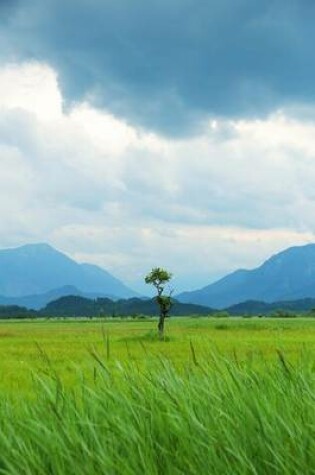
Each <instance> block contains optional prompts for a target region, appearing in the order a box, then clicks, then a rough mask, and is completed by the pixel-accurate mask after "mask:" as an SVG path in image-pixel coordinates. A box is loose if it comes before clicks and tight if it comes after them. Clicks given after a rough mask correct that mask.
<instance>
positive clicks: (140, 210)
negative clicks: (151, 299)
mask: <svg viewBox="0 0 315 475" xmlns="http://www.w3.org/2000/svg"><path fill="white" fill-rule="evenodd" d="M314 21H315V3H314V2H313V1H312V0H298V1H297V0H264V1H253V0H220V1H219V0H207V1H206V0H167V1H166V0H133V1H132V2H131V1H130V0H45V1H44V2H43V1H40V0H0V45H1V47H0V248H6V247H15V246H19V245H22V244H25V243H33V242H47V243H50V244H51V245H53V246H55V247H56V248H58V249H59V250H61V251H63V252H65V253H66V254H68V255H69V256H71V257H73V258H75V259H76V260H78V261H79V262H91V263H95V264H98V265H100V266H102V267H104V268H106V269H107V270H108V271H110V272H111V273H113V274H114V275H115V276H117V277H118V278H121V279H122V280H123V281H124V282H125V283H126V284H128V285H130V286H131V287H133V288H134V289H135V290H138V291H141V292H143V291H145V286H144V284H143V277H144V275H145V274H146V273H147V272H148V271H149V270H150V269H151V268H152V267H155V266H160V267H166V268H167V269H168V270H169V271H171V272H173V274H174V288H175V290H176V291H182V290H188V289H195V288H198V287H202V286H204V285H207V284H209V283H210V282H213V281H214V280H216V279H218V278H220V277H221V276H223V275H225V274H226V273H228V272H231V271H233V270H235V269H238V268H253V267H256V266H257V265H260V264H261V263H262V262H263V261H264V260H265V259H266V258H268V257H269V256H270V255H271V254H274V253H276V252H278V251H280V250H282V249H284V248H286V247H289V246H293V245H302V244H306V243H310V242H315V219H314V216H315V186H314V183H315V167H314V163H315V88H314V84H315V57H314V53H313V45H314V40H315V30H314Z"/></svg>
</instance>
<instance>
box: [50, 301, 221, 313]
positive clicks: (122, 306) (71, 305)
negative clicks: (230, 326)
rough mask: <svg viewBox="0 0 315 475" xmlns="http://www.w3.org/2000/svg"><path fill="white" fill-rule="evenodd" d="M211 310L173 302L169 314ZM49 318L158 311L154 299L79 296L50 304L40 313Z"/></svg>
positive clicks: (207, 311)
mask: <svg viewBox="0 0 315 475" xmlns="http://www.w3.org/2000/svg"><path fill="white" fill-rule="evenodd" d="M212 312H213V310H212V309H210V308H207V307H202V306H201V305H194V304H183V303H180V302H177V301H174V306H173V308H172V310H171V312H170V314H171V315H172V316H185V315H209V314H211V313H212ZM41 313H42V314H44V315H49V316H68V317H69V316H71V317H89V316H105V315H106V316H129V315H131V316H132V315H139V314H142V315H147V316H151V315H152V316H153V315H158V313H159V309H158V306H157V304H156V301H155V299H147V300H142V299H139V298H132V299H127V300H124V299H122V300H118V301H116V302H114V301H113V300H111V299H108V298H98V299H87V298H84V297H80V296H68V297H61V298H60V299H57V300H55V301H53V302H50V303H49V304H48V305H47V306H46V307H45V308H43V309H42V311H41Z"/></svg>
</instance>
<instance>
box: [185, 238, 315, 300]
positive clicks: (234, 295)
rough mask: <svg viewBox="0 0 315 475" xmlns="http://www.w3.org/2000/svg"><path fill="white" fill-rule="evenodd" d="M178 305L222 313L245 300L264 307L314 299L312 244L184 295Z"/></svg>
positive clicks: (238, 271)
mask: <svg viewBox="0 0 315 475" xmlns="http://www.w3.org/2000/svg"><path fill="white" fill-rule="evenodd" d="M176 298H177V299H178V300H179V301H180V302H183V303H185V302H189V303H195V304H198V305H205V306H208V307H214V308H218V309H223V308H227V307H230V306H232V305H235V304H238V303H240V302H244V301H247V300H255V301H261V302H266V303H271V302H279V301H291V300H299V299H305V298H315V244H307V245H305V246H296V247H291V248H289V249H286V250H284V251H282V252H280V253H278V254H275V255H274V256H272V257H271V258H270V259H268V260H267V261H266V262H264V263H263V264H262V265H261V266H259V267H257V268H256V269H253V270H244V269H240V270H237V271H235V272H233V273H231V274H229V275H227V276H226V277H223V278H222V279H220V280H218V281H217V282H214V283H213V284H210V285H207V286H206V287H203V288H202V289H199V290H196V291H192V292H183V293H181V294H179V295H178V296H177V297H176Z"/></svg>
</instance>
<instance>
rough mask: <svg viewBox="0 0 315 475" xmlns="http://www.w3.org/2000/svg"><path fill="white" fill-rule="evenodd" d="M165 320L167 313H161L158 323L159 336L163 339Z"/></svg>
mask: <svg viewBox="0 0 315 475" xmlns="http://www.w3.org/2000/svg"><path fill="white" fill-rule="evenodd" d="M164 320H165V315H160V318H159V323H158V331H159V337H160V339H161V340H162V339H163V338H164Z"/></svg>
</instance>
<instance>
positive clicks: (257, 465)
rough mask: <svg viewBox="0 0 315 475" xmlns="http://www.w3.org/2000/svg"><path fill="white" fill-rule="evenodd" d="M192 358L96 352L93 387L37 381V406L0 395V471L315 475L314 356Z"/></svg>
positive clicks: (72, 474) (91, 474)
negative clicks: (143, 359) (123, 358)
mask: <svg viewBox="0 0 315 475" xmlns="http://www.w3.org/2000/svg"><path fill="white" fill-rule="evenodd" d="M190 351H191V353H192V354H194V353H195V351H194V347H193V346H191V348H190ZM193 360H195V362H194V363H193V364H192V365H190V366H189V367H187V368H186V370H185V371H178V369H177V368H176V367H175V366H174V364H173V363H172V362H171V361H169V360H165V359H160V361H159V364H158V365H156V366H154V368H152V367H151V364H150V362H147V363H146V364H145V365H144V366H143V367H142V368H139V367H138V366H137V365H136V364H135V363H129V364H128V363H125V364H123V365H121V364H118V363H116V365H115V366H114V367H113V366H111V365H108V363H106V362H105V363H104V362H103V361H102V360H101V359H99V357H98V356H97V355H96V356H95V359H94V363H93V364H94V375H95V377H94V380H93V383H92V384H91V383H90V384H85V383H84V382H82V383H81V384H80V385H78V386H77V387H76V391H72V390H70V389H69V388H68V387H67V388H64V386H63V384H62V382H61V381H60V380H59V378H58V375H54V376H53V380H52V381H48V382H47V380H46V382H45V381H44V382H43V381H38V382H37V384H36V388H37V389H36V391H35V393H34V395H35V396H34V397H35V398H36V400H35V402H36V403H34V401H30V400H28V399H26V400H23V398H21V399H20V401H19V404H18V405H14V404H13V403H12V402H10V401H7V400H6V399H5V398H4V397H0V411H1V425H0V473H2V474H6V475H16V474H30V475H40V474H41V475H42V474H45V475H46V474H53V475H87V474H88V475H99V474H106V475H107V474H109V475H122V474H123V475H138V474H146V475H182V474H185V475H200V474H203V475H213V474H215V475H221V474H222V475H250V474H253V475H266V474H268V475H269V474H270V475H273V474H278V475H280V474H281V475H283V474H286V475H291V474H292V475H293V474H294V475H300V474H303V475H307V474H313V473H315V409H314V400H315V378H314V367H313V359H312V358H310V357H308V358H307V357H302V358H301V359H300V358H298V359H297V360H296V363H295V365H294V366H291V365H290V363H289V362H287V361H286V359H285V357H284V356H283V355H282V354H281V353H280V354H278V358H277V360H273V361H270V360H269V361H264V369H263V367H260V369H258V370H257V369H254V368H253V367H252V366H251V365H249V364H248V362H238V361H236V360H231V359H229V358H228V359H225V358H223V357H217V356H216V355H214V354H208V356H207V358H206V359H199V360H198V361H196V358H195V357H194V356H193ZM78 377H80V375H79V374H78Z"/></svg>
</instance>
